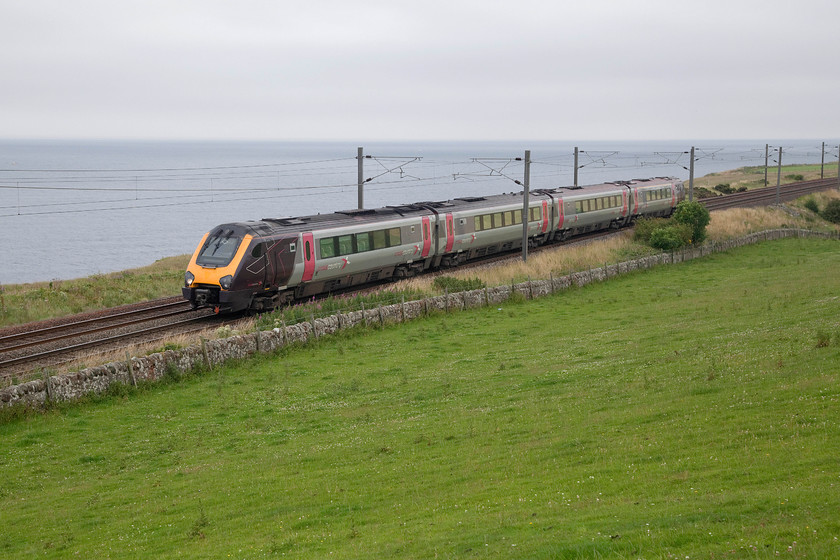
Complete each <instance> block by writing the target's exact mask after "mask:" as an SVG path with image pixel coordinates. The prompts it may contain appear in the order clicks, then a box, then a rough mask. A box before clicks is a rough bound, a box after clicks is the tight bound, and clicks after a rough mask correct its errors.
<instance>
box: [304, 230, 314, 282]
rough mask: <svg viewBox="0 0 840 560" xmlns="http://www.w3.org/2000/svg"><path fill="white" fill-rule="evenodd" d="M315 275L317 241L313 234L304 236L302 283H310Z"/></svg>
mask: <svg viewBox="0 0 840 560" xmlns="http://www.w3.org/2000/svg"><path fill="white" fill-rule="evenodd" d="M314 273H315V240H314V239H313V238H312V234H311V233H304V234H303V278H301V281H302V282H309V281H310V280H312V276H313V274H314Z"/></svg>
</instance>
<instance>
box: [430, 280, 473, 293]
mask: <svg viewBox="0 0 840 560" xmlns="http://www.w3.org/2000/svg"><path fill="white" fill-rule="evenodd" d="M432 285H433V286H434V287H435V288H436V289H437V290H440V291H442V292H443V291H447V292H449V293H450V294H454V293H456V292H466V291H469V290H478V289H481V288H483V287H484V286H485V285H486V284H485V283H484V282H483V281H482V280H479V279H478V278H467V279H464V280H462V279H461V278H455V277H452V276H438V277H437V278H435V279H434V281H433V282H432Z"/></svg>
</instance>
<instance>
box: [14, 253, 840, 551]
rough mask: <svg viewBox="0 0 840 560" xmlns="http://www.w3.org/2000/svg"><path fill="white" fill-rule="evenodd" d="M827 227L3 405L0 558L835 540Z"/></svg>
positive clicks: (839, 415) (833, 333)
mask: <svg viewBox="0 0 840 560" xmlns="http://www.w3.org/2000/svg"><path fill="white" fill-rule="evenodd" d="M838 266H840V253H838V251H837V243H836V242H827V241H810V240H796V239H791V240H786V241H782V242H775V243H764V244H760V245H757V246H752V247H747V248H743V249H740V250H738V251H733V252H731V253H723V254H717V255H713V256H711V257H709V258H706V259H702V260H699V261H693V262H690V263H685V264H683V265H677V266H672V267H662V268H658V269H654V270H650V271H644V272H640V273H637V274H634V275H630V276H626V277H621V278H616V279H612V280H610V281H609V282H608V283H604V284H600V285H594V286H588V287H585V288H581V289H574V290H571V291H569V292H565V293H562V294H557V295H555V296H554V297H550V298H545V299H541V300H535V301H530V302H524V303H517V304H505V305H501V306H494V307H492V308H490V309H483V310H476V311H470V312H463V313H457V314H450V315H442V314H441V315H438V316H435V317H431V318H429V319H427V320H420V321H417V322H414V323H410V324H407V325H403V326H399V327H393V328H387V329H385V330H381V331H380V330H358V331H355V332H354V333H349V334H346V335H340V336H336V337H330V338H324V339H321V340H320V341H319V342H317V343H316V344H313V345H311V346H307V347H300V348H293V349H289V350H286V351H284V352H282V353H280V354H278V355H274V356H267V357H265V358H262V359H255V360H252V361H248V362H243V363H240V364H237V365H233V366H230V367H226V368H224V369H221V370H216V371H213V372H210V373H207V374H205V375H202V376H193V377H189V378H186V379H184V380H182V381H181V382H180V383H174V384H167V385H165V386H162V387H159V388H149V389H146V390H143V391H139V392H137V393H135V394H132V392H131V391H128V396H123V397H112V398H109V399H104V400H101V401H92V402H88V403H86V404H83V405H74V406H68V407H64V408H61V409H56V410H52V411H49V412H47V413H45V414H31V415H27V416H25V417H24V418H22V419H17V420H13V421H9V422H7V423H6V424H4V425H0V480H2V481H3V484H2V485H0V527H3V530H2V531H0V555H2V556H3V557H8V558H22V557H45V558H66V557H75V556H78V557H86V558H93V557H108V556H110V557H114V558H155V557H157V558H173V557H186V558H202V557H213V558H227V557H231V558H275V557H277V558H279V557H292V558H328V557H329V558H390V557H400V558H432V557H439V558H487V557H496V558H511V557H513V558H552V559H554V558H593V557H594V558H598V557H604V558H685V557H690V558H711V557H714V558H722V557H727V558H730V557H733V558H776V557H777V554H776V553H777V552H778V556H779V557H782V558H829V557H838V555H840V543H838V540H837V536H838V535H840V517H838V515H837V512H838V508H840V492H838V490H839V489H840V477H838V475H840V469H838V456H840V426H838V420H839V419H840V408H838V407H840V403H839V402H838V401H840V385H838V381H840V379H838V377H840V375H838V371H839V370H840V340H838V334H840V325H838V319H837V317H838V316H840V314H839V313H838V312H839V311H840V300H838V297H837V294H838V293H840V277H838V275H837V274H829V273H827V271H831V270H837V269H838Z"/></svg>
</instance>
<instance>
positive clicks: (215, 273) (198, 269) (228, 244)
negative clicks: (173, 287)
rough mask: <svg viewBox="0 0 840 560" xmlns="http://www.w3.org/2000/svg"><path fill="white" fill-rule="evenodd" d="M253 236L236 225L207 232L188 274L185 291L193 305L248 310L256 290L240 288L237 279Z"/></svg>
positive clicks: (185, 278)
mask: <svg viewBox="0 0 840 560" xmlns="http://www.w3.org/2000/svg"><path fill="white" fill-rule="evenodd" d="M251 239H253V237H252V236H251V235H249V234H244V233H243V232H242V231H239V228H236V227H235V226H234V227H232V226H219V227H217V228H215V229H214V230H213V231H211V232H209V233H207V234H205V235H204V237H203V238H202V239H201V242H200V243H199V245H198V247H197V248H196V250H195V252H194V253H193V256H192V259H190V264H189V265H188V266H187V271H186V272H185V273H184V287H183V288H182V290H181V292H182V295H183V297H184V299H186V300H189V302H190V303H191V304H192V306H193V308H199V307H212V308H213V309H214V310H215V311H216V312H217V313H219V312H236V311H242V310H244V309H247V308H248V306H249V304H250V302H251V298H252V296H253V289H249V288H246V289H236V288H238V286H234V278H236V277H237V275H238V271H239V269H240V266H241V264H242V262H243V260H244V258H245V255H246V253H247V251H248V247H249V245H250V244H251Z"/></svg>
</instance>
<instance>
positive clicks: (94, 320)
mask: <svg viewBox="0 0 840 560" xmlns="http://www.w3.org/2000/svg"><path fill="white" fill-rule="evenodd" d="M173 297H174V296H173ZM186 305H189V302H186V301H183V300H180V301H173V302H170V303H164V304H160V305H154V306H151V307H144V308H142V309H134V310H131V311H121V312H119V313H113V314H111V315H105V316H102V317H93V318H91V319H82V320H80V321H74V322H72V323H63V324H60V325H53V326H51V327H44V328H40V329H33V330H30V331H25V332H19V333H14V334H9V335H5V336H0V344H2V343H4V342H10V341H13V340H19V339H21V338H26V337H31V336H38V335H41V334H47V333H50V332H56V331H60V330H64V329H70V328H74V327H78V326H81V325H89V324H91V323H101V322H104V321H108V320H109V319H117V318H120V317H128V316H131V315H140V314H142V313H149V312H151V311H155V310H158V309H165V308H168V307H176V306H178V307H184V306H186ZM6 350H8V349H7V348H0V352H5V351H6Z"/></svg>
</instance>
